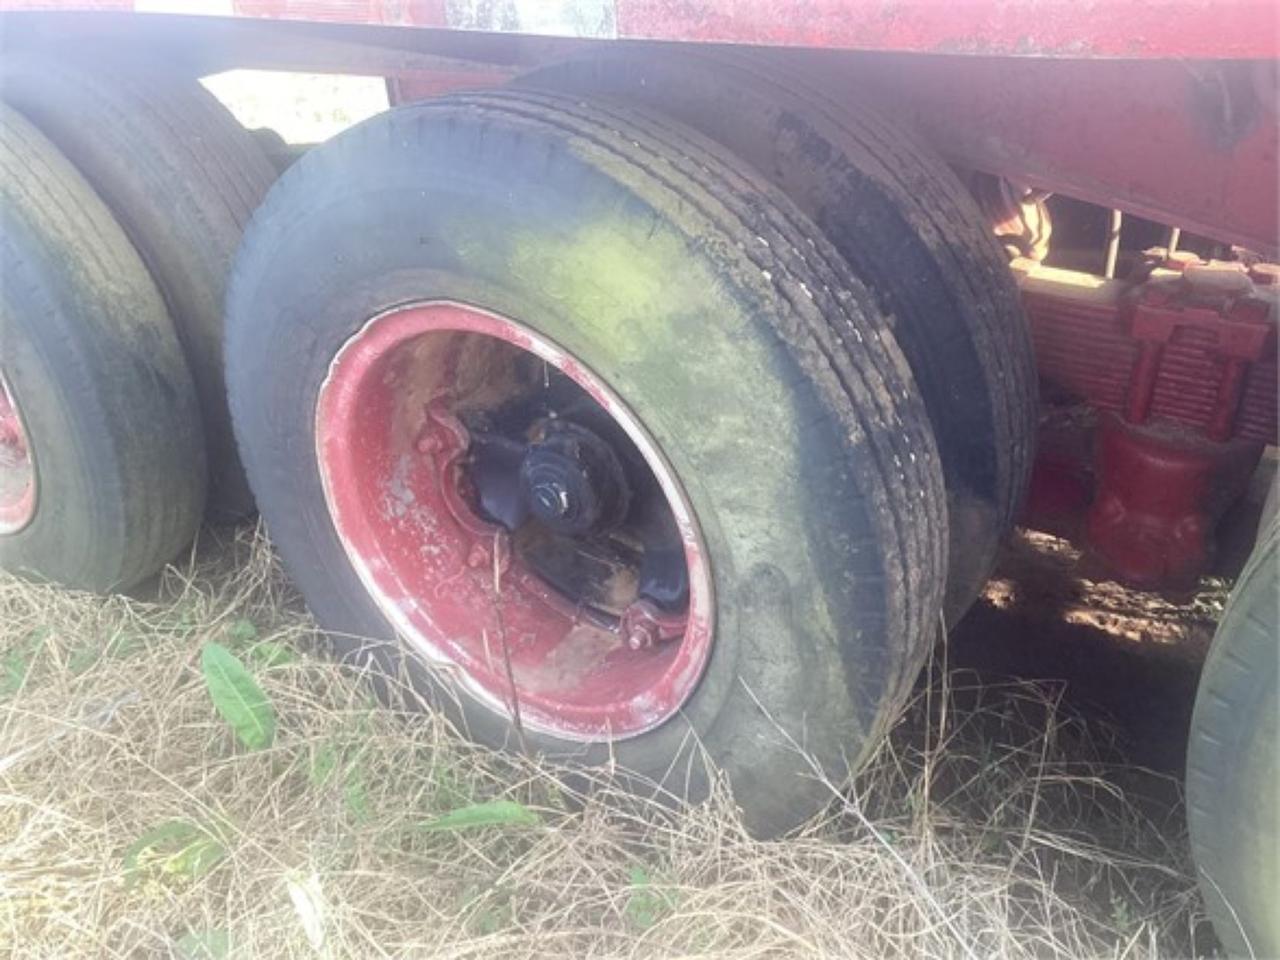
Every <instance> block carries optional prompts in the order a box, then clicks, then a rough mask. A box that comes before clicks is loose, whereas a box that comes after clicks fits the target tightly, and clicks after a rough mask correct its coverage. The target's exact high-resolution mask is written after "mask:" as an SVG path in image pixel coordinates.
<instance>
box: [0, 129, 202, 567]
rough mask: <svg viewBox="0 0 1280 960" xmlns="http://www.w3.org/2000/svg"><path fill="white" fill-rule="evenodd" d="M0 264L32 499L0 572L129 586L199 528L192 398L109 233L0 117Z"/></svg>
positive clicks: (4, 538) (7, 351)
mask: <svg viewBox="0 0 1280 960" xmlns="http://www.w3.org/2000/svg"><path fill="white" fill-rule="evenodd" d="M0 257H2V259H0V267H2V268H3V269H2V272H0V275H2V276H3V277H4V283H3V284H0V306H2V309H0V377H2V380H3V383H4V385H5V386H6V387H7V392H8V393H9V394H10V396H9V398H8V399H9V400H11V401H12V404H13V406H12V408H11V409H10V411H9V413H10V427H13V426H14V425H15V424H19V425H20V427H21V432H22V435H23V439H24V441H25V442H24V445H23V452H24V463H25V464H26V466H27V467H28V468H29V471H28V472H29V474H30V476H31V481H32V482H31V485H30V486H31V489H32V491H33V494H34V495H33V496H32V497H31V498H30V500H29V506H30V507H31V509H30V510H29V511H28V512H27V514H26V516H24V517H20V518H18V521H17V522H16V523H14V524H11V525H10V527H9V529H8V531H7V532H5V533H3V534H0V568H3V569H5V570H8V571H11V572H15V573H22V574H26V575H32V576H36V577H39V578H41V579H48V580H54V581H57V582H60V583H64V584H67V585H69V586H72V587H77V588H81V589H87V590H97V591H106V590H111V589H117V588H123V587H128V586H131V585H133V584H135V583H137V582H138V581H140V580H142V579H144V578H146V577H148V576H150V575H152V574H154V573H155V572H157V571H158V570H159V569H160V567H161V566H162V565H163V564H164V563H165V562H167V561H169V560H171V559H172V558H173V557H174V555H175V554H176V553H177V552H178V551H179V550H181V549H182V548H183V547H184V546H186V545H187V544H188V543H190V541H191V538H192V537H193V535H194V533H195V531H196V528H197V526H198V525H199V522H200V515H201V513H202V511H203V508H204V492H205V476H204V445H203V437H202V435H201V431H200V414H199V409H198V406H197V403H196V398H195V390H194V388H193V386H192V382H191V376H190V374H189V373H188V371H187V367H186V363H185V361H184V360H183V357H182V352H181V349H180V347H179V346H178V342H177V338H176V337H175V336H174V332H173V327H172V324H171V322H170V320H169V317H168V315H167V314H166V313H165V309H164V302H163V300H162V299H161V297H160V294H159V292H158V291H157V290H156V287H155V284H154V283H153V282H152V280H151V277H150V276H149V275H148V274H147V269H146V267H145V266H144V265H143V263H142V260H141V259H140V258H139V257H138V255H137V252H136V251H135V250H134V248H133V246H132V245H131V244H130V242H129V239H128V238H127V237H126V236H125V234H124V231H123V230H122V229H121V228H120V226H119V225H118V224H117V223H116V222H115V220H114V219H113V218H112V216H111V213H110V211H109V210H108V209H107V208H106V206H105V205H104V204H103V203H102V201H101V200H99V199H98V197H97V196H96V195H95V194H94V193H93V190H92V189H91V188H90V187H89V185H88V184H87V183H85V181H84V180H83V178H81V177H80V175H79V174H78V173H77V172H76V171H75V170H74V168H72V166H71V164H70V163H68V162H67V161H66V159H64V158H63V157H62V156H61V155H60V154H59V153H58V151H57V149H56V148H55V147H54V146H53V144H51V143H50V142H49V141H48V140H47V139H45V138H44V136H42V135H41V134H40V133H39V132H38V131H37V130H36V129H35V128H34V127H33V126H31V124H29V123H28V122H27V121H26V120H25V119H23V118H22V117H21V116H20V115H18V114H17V113H16V112H14V111H13V110H11V109H9V108H8V107H4V106H0ZM14 409H16V415H15V414H14ZM11 433H12V431H11ZM4 466H6V467H8V468H9V469H10V470H12V469H13V466H14V465H13V463H12V462H10V463H7V464H5V465H4Z"/></svg>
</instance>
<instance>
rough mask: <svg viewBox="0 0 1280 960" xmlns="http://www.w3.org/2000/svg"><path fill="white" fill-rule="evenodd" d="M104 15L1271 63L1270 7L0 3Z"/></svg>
mask: <svg viewBox="0 0 1280 960" xmlns="http://www.w3.org/2000/svg"><path fill="white" fill-rule="evenodd" d="M0 10H116V11H137V12H145V13H156V12H164V13H181V14H208V15H214V16H225V15H229V14H230V15H234V16H239V17H254V18H270V19H289V20H298V21H313V22H320V23H348V24H376V25H389V26H412V27H432V28H447V29H455V30H483V31H491V32H501V33H518V34H525V35H530V36H555V37H578V38H595V39H614V38H620V39H630V40H675V41H685V42H702V43H711V42H714V43H737V44H755V45H768V46H789V47H809V48H821V49H848V50H897V51H903V52H917V53H949V54H955V53H960V54H1000V55H1010V56H1036V57H1086V58H1091V57H1122V58H1147V57H1180V58H1189V59H1210V58H1211V59H1247V58H1272V57H1275V56H1277V54H1278V53H1280V31H1277V29H1276V25H1277V7H1276V5H1275V4H1274V3H1273V2H1272V0H1093V2H1090V3H1073V2H1068V0H965V2H963V3H955V4H946V5H944V4H943V3H941V2H940V0H892V2H890V0H0Z"/></svg>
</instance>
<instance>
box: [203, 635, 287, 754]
mask: <svg viewBox="0 0 1280 960" xmlns="http://www.w3.org/2000/svg"><path fill="white" fill-rule="evenodd" d="M200 667H201V669H202V670H203V671H204V682H205V685H206V686H207V687H208V688H209V696H210V698H211V699H212V700H213V705H214V707H216V708H217V710H218V713H220V714H221V715H222V719H223V720H226V721H227V723H229V724H230V725H231V728H232V729H233V730H235V732H236V736H237V737H239V738H240V742H241V743H242V744H244V745H245V746H246V747H248V748H249V749H250V750H261V749H263V748H264V747H269V746H270V745H271V741H272V739H273V738H274V737H275V733H276V711H275V708H274V707H273V706H272V705H271V701H270V700H269V699H267V695H266V694H265V693H264V692H263V691H262V688H261V687H260V686H258V682H257V681H256V680H254V679H253V675H252V674H250V673H249V671H248V670H247V669H245V665H244V664H243V663H241V662H240V660H239V659H238V658H237V657H236V655H235V654H234V653H232V652H231V651H230V650H228V649H227V648H226V647H224V646H222V644H220V643H213V642H209V643H206V644H205V645H204V651H203V652H202V653H201V655H200Z"/></svg>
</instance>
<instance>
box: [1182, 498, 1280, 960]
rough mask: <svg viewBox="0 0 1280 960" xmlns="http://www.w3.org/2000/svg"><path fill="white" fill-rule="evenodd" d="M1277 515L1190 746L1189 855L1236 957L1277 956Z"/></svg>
mask: <svg viewBox="0 0 1280 960" xmlns="http://www.w3.org/2000/svg"><path fill="white" fill-rule="evenodd" d="M1278 758H1280V519H1278V518H1276V517H1274V516H1273V517H1271V518H1270V521H1269V524H1268V527H1267V528H1266V529H1265V530H1264V531H1263V535H1262V537H1261V538H1260V540H1259V541H1258V545H1257V546H1256V547H1255V548H1254V551H1253V554H1252V556H1251V557H1250V559H1249V563H1248V564H1247V565H1246V567H1245V569H1244V572H1243V573H1242V574H1241V575H1240V579H1239V580H1238V581H1237V582H1236V585H1235V589H1234V590H1233V591H1232V593H1231V601H1230V602H1229V603H1228V604H1227V609H1226V612H1225V613H1224V614H1223V616H1222V621H1221V623H1219V624H1218V631H1217V633H1216V634H1215V635H1214V638H1213V645H1212V647H1210V649H1209V657H1208V659H1207V660H1206V661H1205V665H1204V671H1203V672H1202V673H1201V675H1200V687H1199V689H1198V691H1197V693H1196V706H1195V712H1194V713H1193V714H1192V718H1191V737H1190V740H1189V741H1188V746H1187V819H1188V823H1189V826H1190V830H1191V852H1192V856H1193V857H1194V859H1195V863H1196V870H1197V873H1198V875H1199V880H1200V889H1201V892H1202V893H1203V894H1204V899H1205V905H1206V907H1207V908H1208V912H1209V918H1210V919H1211V920H1212V921H1213V927H1214V929H1215V930H1216V931H1217V933H1218V939H1219V940H1221V941H1222V945H1223V946H1224V947H1226V949H1227V951H1228V953H1230V955H1231V956H1233V957H1280V909H1278V907H1280V759H1278Z"/></svg>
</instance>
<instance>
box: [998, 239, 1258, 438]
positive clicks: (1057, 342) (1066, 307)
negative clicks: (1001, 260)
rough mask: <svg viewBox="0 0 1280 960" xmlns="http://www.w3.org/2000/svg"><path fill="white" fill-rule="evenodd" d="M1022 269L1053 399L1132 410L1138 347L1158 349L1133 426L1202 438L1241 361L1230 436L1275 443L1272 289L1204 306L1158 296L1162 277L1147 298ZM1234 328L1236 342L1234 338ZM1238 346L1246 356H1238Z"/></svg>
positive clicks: (1095, 281) (1119, 287) (1183, 295)
mask: <svg viewBox="0 0 1280 960" xmlns="http://www.w3.org/2000/svg"><path fill="white" fill-rule="evenodd" d="M1022 263H1023V264H1025V267H1026V269H1025V271H1023V275H1022V277H1021V278H1020V285H1021V287H1022V296H1023V302H1024V304H1025V305H1026V308H1027V319H1028V320H1029V322H1030V324H1031V335H1032V340H1033V341H1034V343H1035V348H1036V364H1037V366H1038V367H1039V370H1040V378H1041V382H1042V384H1044V385H1045V386H1046V388H1047V389H1048V390H1049V391H1051V392H1052V393H1053V394H1054V395H1056V396H1058V397H1069V398H1073V399H1076V400H1083V401H1086V402H1088V403H1089V404H1090V405H1092V406H1094V407H1097V408H1098V409H1101V410H1105V411H1110V412H1114V413H1117V414H1122V413H1125V412H1126V411H1129V409H1130V407H1131V406H1132V404H1131V402H1130V401H1131V399H1135V398H1134V397H1133V396H1132V386H1133V383H1134V381H1135V378H1136V379H1139V380H1141V379H1143V377H1144V374H1143V371H1142V364H1141V362H1140V359H1141V358H1140V354H1141V347H1142V344H1143V343H1144V342H1158V343H1159V347H1160V350H1159V356H1158V358H1157V359H1158V362H1157V363H1155V364H1154V365H1153V369H1152V370H1151V373H1150V375H1149V378H1148V379H1147V380H1146V381H1144V382H1143V383H1142V384H1141V394H1142V397H1141V400H1142V402H1141V404H1139V406H1140V408H1141V409H1140V411H1139V414H1140V415H1139V416H1137V417H1136V419H1140V420H1144V421H1145V420H1149V419H1160V420H1169V421H1172V422H1175V423H1179V424H1181V425H1183V426H1185V427H1188V428H1190V429H1192V430H1195V431H1199V432H1202V433H1206V434H1207V433H1208V432H1209V431H1210V430H1211V429H1212V428H1213V426H1214V423H1215V420H1216V419H1218V418H1219V417H1220V416H1221V413H1220V405H1221V403H1222V402H1223V399H1224V398H1222V396H1221V389H1220V388H1221V387H1222V384H1223V382H1224V378H1225V377H1226V375H1227V373H1228V368H1229V367H1230V364H1231V362H1232V361H1233V360H1235V359H1237V358H1238V357H1241V356H1247V357H1248V358H1249V360H1248V362H1247V365H1246V368H1245V370H1244V374H1243V379H1242V381H1241V383H1240V395H1239V396H1238V397H1236V398H1235V400H1234V401H1233V402H1232V408H1231V410H1230V428H1231V429H1230V430H1229V431H1228V433H1229V435H1230V436H1233V437H1236V438H1241V439H1247V440H1252V441H1256V442H1259V443H1275V442H1276V441H1277V423H1276V410H1277V392H1276V384H1277V370H1276V334H1275V323H1276V320H1275V313H1276V303H1275V298H1274V296H1273V295H1272V294H1271V292H1270V291H1269V290H1266V289H1258V288H1256V287H1252V288H1251V289H1250V290H1249V291H1248V292H1247V293H1246V294H1245V295H1243V296H1223V297H1219V298H1213V299H1214V302H1213V304H1212V305H1210V304H1209V303H1208V302H1206V301H1204V300H1203V299H1193V297H1192V296H1191V291H1189V290H1174V291H1169V290H1166V289H1164V286H1165V284H1167V279H1166V281H1165V282H1164V283H1162V284H1161V285H1158V286H1151V287H1149V288H1147V289H1146V290H1145V291H1144V289H1142V288H1135V287H1134V285H1132V284H1130V283H1129V282H1127V281H1124V280H1103V279H1101V278H1097V277H1092V276H1090V275H1088V274H1082V273H1076V272H1074V271H1068V270H1055V269H1053V268H1048V267H1040V266H1035V265H1032V264H1031V263H1030V262H1029V261H1023V262H1022ZM1259 311H1260V312H1259ZM1135 321H1136V324H1135ZM1152 327H1158V328H1159V329H1158V330H1157V329H1151V328H1152ZM1240 329H1243V330H1244V332H1245V334H1246V336H1245V337H1244V338H1243V339H1241V338H1239V337H1236V336H1234V334H1235V333H1236V331H1238V330H1240ZM1246 341H1247V343H1246ZM1242 345H1243V347H1244V348H1245V351H1244V353H1241V352H1240V350H1238V349H1236V348H1237V347H1240V346H1242ZM1224 439H1225V438H1224Z"/></svg>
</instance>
